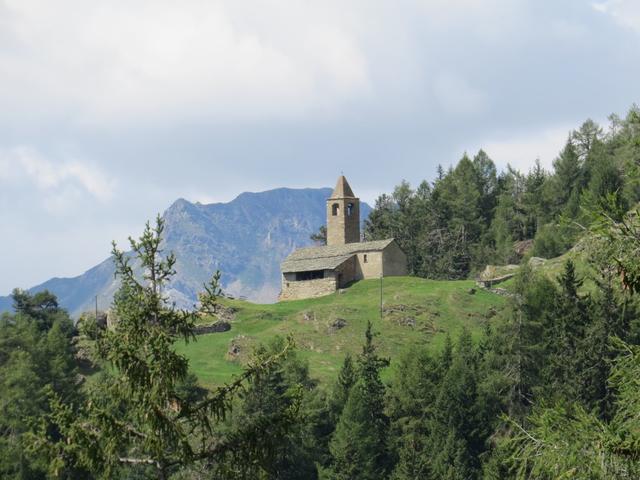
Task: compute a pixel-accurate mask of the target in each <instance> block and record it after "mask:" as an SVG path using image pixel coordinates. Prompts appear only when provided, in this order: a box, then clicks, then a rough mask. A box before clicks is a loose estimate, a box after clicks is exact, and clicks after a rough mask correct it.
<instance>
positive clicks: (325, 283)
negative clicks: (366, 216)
mask: <svg viewBox="0 0 640 480" xmlns="http://www.w3.org/2000/svg"><path fill="white" fill-rule="evenodd" d="M281 270H282V290H281V292H280V300H296V299H301V298H311V297H319V296H322V295H327V294H330V293H333V292H335V291H336V290H337V289H339V288H344V287H346V286H347V285H349V284H350V283H352V282H354V281H357V280H362V279H366V278H380V277H388V276H396V275H406V274H407V257H406V256H405V254H404V253H403V251H402V250H401V249H400V247H399V246H398V244H397V243H396V241H395V240H394V239H393V238H390V239H387V240H376V241H373V242H361V241H360V199H358V198H356V196H355V195H354V194H353V191H352V190H351V187H350V186H349V183H348V182H347V179H346V178H344V176H341V177H340V178H338V183H337V185H336V188H335V189H334V190H333V193H332V194H331V198H329V199H328V200H327V245H325V246H322V247H308V248H300V249H298V250H296V251H294V252H293V253H292V254H291V255H289V256H288V257H287V258H285V259H284V261H283V262H282V265H281Z"/></svg>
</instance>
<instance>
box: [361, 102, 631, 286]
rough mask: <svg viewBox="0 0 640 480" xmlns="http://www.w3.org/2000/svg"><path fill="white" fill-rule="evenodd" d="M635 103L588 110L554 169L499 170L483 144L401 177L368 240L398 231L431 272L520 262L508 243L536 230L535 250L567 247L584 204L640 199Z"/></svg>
mask: <svg viewBox="0 0 640 480" xmlns="http://www.w3.org/2000/svg"><path fill="white" fill-rule="evenodd" d="M639 136H640V109H639V108H638V107H636V106H634V107H632V108H631V109H630V110H629V112H628V114H627V115H626V116H625V117H624V118H619V117H617V116H615V115H612V116H610V125H609V127H608V129H607V130H606V131H605V130H604V129H603V128H602V127H600V126H598V125H597V124H596V123H595V122H593V121H592V120H587V121H586V122H584V123H583V124H582V125H581V126H580V128H578V129H577V130H575V131H572V132H570V134H569V135H568V139H567V141H566V144H565V146H564V148H563V149H562V151H561V152H560V154H559V155H558V157H557V158H556V159H555V161H554V162H553V169H552V171H551V172H547V171H545V170H544V169H543V168H542V167H541V165H540V162H539V161H536V162H535V163H534V165H533V167H532V168H531V169H530V170H529V171H528V172H526V173H522V172H520V171H518V170H516V169H514V168H512V167H510V166H508V167H507V168H506V170H504V171H502V172H498V171H497V169H496V166H495V164H494V162H493V161H492V160H491V159H490V158H489V156H488V155H487V154H486V153H485V152H484V151H483V150H480V151H479V152H478V153H477V154H476V155H474V156H473V157H470V156H468V155H467V154H465V155H464V156H463V157H462V158H461V159H460V161H459V162H458V163H457V164H456V165H455V167H453V166H452V167H450V168H449V169H448V170H445V169H443V168H442V167H438V171H437V175H436V178H435V180H434V181H432V182H428V181H423V182H422V183H420V185H418V187H417V188H412V187H411V186H410V185H409V184H408V183H407V182H405V181H403V182H402V183H400V184H399V185H398V186H397V187H396V188H395V189H394V191H393V193H391V194H383V195H381V196H380V197H378V199H377V200H376V203H375V208H374V209H373V211H372V212H371V214H370V216H369V218H368V219H367V220H366V228H365V238H366V239H367V240H374V239H383V238H395V239H396V240H397V241H398V243H399V245H400V247H401V248H402V249H403V250H404V252H405V253H406V254H407V257H408V262H409V271H410V272H411V273H412V274H414V275H417V276H420V277H425V278H436V279H447V278H448V279H456V278H467V277H468V276H469V275H471V274H474V273H477V272H478V271H479V270H481V269H482V268H484V266H485V265H487V264H491V263H493V264H505V263H518V262H519V260H520V255H519V253H518V252H516V251H515V250H514V243H515V242H518V241H524V240H533V252H532V253H533V255H535V256H539V257H544V258H551V257H556V256H558V255H560V254H562V253H564V252H565V251H566V250H567V249H568V248H570V247H571V246H572V245H573V244H574V243H575V241H576V239H577V238H578V237H579V236H580V235H581V234H582V232H583V230H584V227H586V226H587V224H588V218H585V213H584V209H585V207H586V208H587V209H589V210H593V209H594V208H604V209H605V210H606V211H607V212H608V213H610V214H613V213H614V212H615V214H616V215H618V218H619V215H620V212H624V211H626V210H627V209H628V208H629V207H630V206H632V205H634V204H635V203H636V202H637V201H638V200H640V184H639V181H640V180H639V179H640V175H639V172H638V169H639V168H640V166H639V164H638V158H639V157H640V146H639V144H638V138H639Z"/></svg>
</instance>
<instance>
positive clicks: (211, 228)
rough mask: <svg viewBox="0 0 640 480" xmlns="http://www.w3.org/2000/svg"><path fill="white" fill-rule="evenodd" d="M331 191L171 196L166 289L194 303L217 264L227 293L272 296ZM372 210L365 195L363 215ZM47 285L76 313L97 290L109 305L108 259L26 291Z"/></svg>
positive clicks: (2, 300)
mask: <svg viewBox="0 0 640 480" xmlns="http://www.w3.org/2000/svg"><path fill="white" fill-rule="evenodd" d="M330 195H331V189H330V188H315V189H314V188H305V189H291V188H278V189H275V190H268V191H266V192H260V193H243V194H241V195H239V196H238V197H236V198H235V199H234V200H232V201H231V202H229V203H213V204H209V205H203V204H200V203H191V202H188V201H187V200H184V199H179V200H176V201H175V202H174V203H173V205H171V206H170V207H169V208H168V209H167V210H166V211H165V212H164V214H163V217H164V219H165V222H166V229H165V246H164V248H165V250H166V251H173V252H174V253H175V254H176V257H177V264H176V271H177V273H176V275H175V277H174V278H173V281H172V282H171V284H170V285H168V286H167V293H168V295H169V296H170V298H171V299H172V300H173V301H175V302H176V305H177V306H179V307H183V308H189V307H191V306H193V304H194V303H195V301H196V298H197V297H196V295H197V292H199V291H200V290H202V284H203V283H205V282H206V281H208V280H209V279H210V278H211V275H212V274H213V273H214V272H215V271H216V270H217V269H219V270H220V271H221V272H222V285H223V288H224V291H225V292H226V293H228V294H231V295H234V296H236V297H240V296H241V297H246V298H247V299H249V300H251V301H254V302H260V303H269V302H273V301H275V300H276V298H277V295H278V293H279V291H280V262H281V261H282V259H283V258H284V257H286V256H287V255H288V254H289V253H290V252H292V251H293V250H294V249H296V248H298V247H302V246H306V245H310V244H311V240H310V239H309V236H310V235H311V234H312V233H314V232H316V231H317V230H318V228H319V227H320V226H321V225H325V224H326V210H325V208H326V207H325V204H326V199H327V198H328V197H329V196H330ZM370 211H371V207H370V206H369V205H367V204H366V203H364V202H363V203H362V204H361V217H362V219H363V220H364V219H365V218H367V217H368V216H369V213H370ZM120 247H123V245H121V246H120ZM45 289H46V290H49V291H51V292H52V293H54V294H55V295H56V296H57V297H58V300H59V301H60V304H61V305H62V306H63V307H64V308H66V309H67V310H68V311H69V312H70V313H71V314H72V315H73V316H75V317H77V316H78V315H79V314H80V313H82V312H83V311H86V310H92V309H93V308H94V307H93V306H94V304H95V297H96V295H97V296H98V305H99V308H100V309H106V308H107V307H108V306H109V305H110V303H111V299H112V297H113V293H114V292H115V291H116V289H117V283H116V281H115V279H114V266H113V262H112V260H111V258H108V259H107V260H105V261H104V262H102V263H100V264H99V265H96V266H95V267H93V268H91V269H89V270H87V271H86V272H85V273H83V274H82V275H79V276H77V277H73V278H52V279H51V280H48V281H46V282H44V283H43V284H41V285H37V286H35V287H33V288H30V289H29V291H31V292H37V291H42V290H45ZM10 309H11V298H10V297H0V311H6V310H10Z"/></svg>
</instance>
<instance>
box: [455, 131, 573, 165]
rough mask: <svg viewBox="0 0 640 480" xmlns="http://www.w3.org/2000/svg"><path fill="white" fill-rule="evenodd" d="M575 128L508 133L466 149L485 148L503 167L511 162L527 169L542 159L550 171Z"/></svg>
mask: <svg viewBox="0 0 640 480" xmlns="http://www.w3.org/2000/svg"><path fill="white" fill-rule="evenodd" d="M575 127H576V125H558V126H555V127H551V128H543V129H540V130H535V131H530V132H523V133H520V134H517V133H514V132H509V133H508V134H507V135H505V136H498V137H497V138H496V137H495V136H494V137H492V138H491V137H490V138H487V139H485V140H483V141H481V142H479V143H478V145H476V146H475V147H474V148H471V149H467V151H469V152H475V151H477V150H478V149H479V148H482V149H483V150H484V151H485V152H487V154H488V155H489V157H491V158H492V159H493V161H494V162H495V163H496V164H497V165H498V166H499V167H503V168H504V167H506V166H507V165H511V166H512V167H514V168H516V169H518V170H521V171H523V172H527V171H529V169H530V168H531V166H532V165H533V162H534V161H535V160H536V159H539V160H540V163H541V165H542V166H543V167H544V168H545V169H547V170H550V169H551V167H552V164H553V160H554V159H555V158H556V157H557V156H558V154H559V153H560V151H561V150H562V148H563V147H564V145H565V143H566V141H567V138H568V136H569V132H570V131H571V130H573V129H574V128H575ZM459 153H461V152H459Z"/></svg>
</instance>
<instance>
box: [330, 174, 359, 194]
mask: <svg viewBox="0 0 640 480" xmlns="http://www.w3.org/2000/svg"><path fill="white" fill-rule="evenodd" d="M330 198H356V196H355V195H354V194H353V190H351V187H350V186H349V182H347V179H346V178H345V177H344V175H340V177H338V183H336V188H334V189H333V193H332V194H331V197H330Z"/></svg>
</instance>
